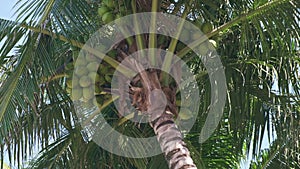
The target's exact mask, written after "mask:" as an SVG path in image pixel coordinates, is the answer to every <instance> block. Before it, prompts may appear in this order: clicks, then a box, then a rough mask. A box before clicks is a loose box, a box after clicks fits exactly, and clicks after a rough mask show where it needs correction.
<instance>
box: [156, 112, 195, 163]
mask: <svg viewBox="0 0 300 169" xmlns="http://www.w3.org/2000/svg"><path fill="white" fill-rule="evenodd" d="M174 114H175V112H170V111H165V112H164V113H163V114H162V115H161V116H159V117H158V118H157V119H155V120H154V121H153V122H152V123H151V124H152V125H151V126H152V128H153V130H154V132H155V134H156V136H157V140H158V142H159V144H160V147H161V150H162V151H163V152H164V155H165V158H166V160H167V163H168V165H169V168H170V169H196V168H197V167H196V165H195V164H194V162H193V160H192V158H191V156H190V152H189V150H188V148H187V146H186V144H185V142H184V141H183V137H182V134H181V132H180V130H179V129H178V127H177V126H176V124H175V122H174Z"/></svg>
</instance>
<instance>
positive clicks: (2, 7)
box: [0, 0, 17, 19]
mask: <svg viewBox="0 0 300 169" xmlns="http://www.w3.org/2000/svg"><path fill="white" fill-rule="evenodd" d="M16 2H17V0H2V1H1V4H0V18H2V19H11V18H12V16H13V14H14V10H13V9H12V8H13V6H14V4H15V3H16ZM14 18H15V17H14Z"/></svg>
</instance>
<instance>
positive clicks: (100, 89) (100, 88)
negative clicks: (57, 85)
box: [65, 50, 117, 106]
mask: <svg viewBox="0 0 300 169" xmlns="http://www.w3.org/2000/svg"><path fill="white" fill-rule="evenodd" d="M74 55H75V56H74V58H76V67H75V68H74V64H75V63H74V62H70V63H68V64H67V65H66V66H65V72H66V74H67V78H66V91H67V92H68V93H69V94H70V95H71V98H72V100H81V101H84V102H89V103H91V102H93V103H94V105H95V106H101V105H102V104H103V103H104V101H105V100H106V99H109V98H111V95H110V94H109V93H107V92H104V88H106V87H107V88H109V87H110V84H111V80H112V76H113V73H114V68H113V67H111V66H110V65H109V64H107V63H105V62H101V63H100V62H99V59H98V58H97V57H96V56H94V55H92V54H90V53H86V54H85V56H82V57H78V52H74ZM107 55H108V56H109V57H115V56H116V55H117V52H116V51H115V50H111V51H110V52H108V53H107ZM77 57H78V58H77ZM99 63H100V64H99ZM95 70H97V72H95ZM93 79H95V83H94V81H93ZM92 85H94V88H93V86H92ZM93 89H94V90H93ZM95 96H96V99H94V100H91V99H93V98H95Z"/></svg>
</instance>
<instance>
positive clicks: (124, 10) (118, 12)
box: [98, 0, 130, 24]
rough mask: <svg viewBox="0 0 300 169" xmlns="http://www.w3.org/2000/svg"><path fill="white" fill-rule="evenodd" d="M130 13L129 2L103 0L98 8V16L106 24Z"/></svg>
mask: <svg viewBox="0 0 300 169" xmlns="http://www.w3.org/2000/svg"><path fill="white" fill-rule="evenodd" d="M129 12H130V1H128V2H125V1H116V0H103V1H102V3H101V4H100V6H99V8H98V14H99V15H100V16H101V18H102V21H103V23H105V24H107V23H109V22H112V21H113V20H115V19H118V18H120V17H122V16H124V15H127V14H129Z"/></svg>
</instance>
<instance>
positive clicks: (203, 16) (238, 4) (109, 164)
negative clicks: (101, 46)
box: [0, 0, 300, 168]
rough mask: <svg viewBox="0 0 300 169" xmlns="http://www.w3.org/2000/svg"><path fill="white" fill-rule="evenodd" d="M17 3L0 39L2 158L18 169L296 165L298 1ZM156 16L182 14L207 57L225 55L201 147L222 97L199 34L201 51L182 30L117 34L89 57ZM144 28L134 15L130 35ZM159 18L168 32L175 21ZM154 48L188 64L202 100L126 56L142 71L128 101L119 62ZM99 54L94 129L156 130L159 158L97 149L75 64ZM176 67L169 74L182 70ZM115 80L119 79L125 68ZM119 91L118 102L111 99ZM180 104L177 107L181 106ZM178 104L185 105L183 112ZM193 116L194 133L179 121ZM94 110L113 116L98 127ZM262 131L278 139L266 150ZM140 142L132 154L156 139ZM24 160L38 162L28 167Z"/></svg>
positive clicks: (136, 133) (143, 133)
mask: <svg viewBox="0 0 300 169" xmlns="http://www.w3.org/2000/svg"><path fill="white" fill-rule="evenodd" d="M18 3H19V5H18V6H20V7H19V9H18V10H17V16H18V17H17V20H16V21H8V20H3V19H1V20H0V30H1V31H0V32H1V33H0V39H1V41H3V42H4V43H3V45H2V47H1V49H0V54H1V55H0V65H1V67H0V70H1V73H0V74H1V78H0V86H1V89H0V126H1V129H0V130H1V134H0V138H1V152H2V153H1V154H2V156H1V159H3V158H4V154H6V156H7V157H8V158H9V160H10V161H11V162H17V163H16V164H17V165H18V168H26V167H27V168H196V166H197V167H198V168H239V167H240V161H241V159H242V158H243V157H244V156H246V155H247V154H248V153H249V154H253V155H255V158H253V161H252V164H251V167H253V168H254V167H256V168H261V167H262V168H268V167H277V168H279V167H280V168H299V153H300V151H299V150H300V148H299V137H300V134H299V125H300V121H299V115H300V114H299V112H300V108H299V107H300V106H299V96H300V95H299V81H298V78H299V60H300V59H299V39H300V38H299V33H300V32H299V30H300V29H299V16H300V15H299V6H300V2H298V1H296V0H283V1H282V0H274V1H265V0H257V1H245V0H242V1H226V2H223V1H222V2H221V1H214V2H210V1H196V0H194V1H193V0H191V1H181V0H178V1H167V0H166V1H163V0H161V1H152V2H151V3H150V1H143V0H132V1H127V0H124V1H101V2H99V1H78V0H75V1H67V0H57V1H51V0H49V1H40V0H30V1H24V2H23V1H20V2H18ZM149 11H159V12H162V13H164V14H170V15H174V16H178V17H181V18H183V19H186V20H188V21H189V22H191V23H193V25H195V27H197V26H198V27H199V28H200V29H201V30H202V32H203V33H205V36H206V37H207V38H209V40H210V41H206V44H208V46H206V48H200V49H202V50H201V51H202V52H203V50H206V51H205V52H204V55H207V54H208V53H210V54H211V53H212V52H210V49H211V47H212V46H215V49H216V51H217V53H218V55H219V57H220V59H221V61H222V65H223V68H224V70H225V75H226V76H225V78H226V83H227V90H226V91H227V93H226V95H225V96H224V100H225V99H226V105H225V108H224V114H223V116H222V117H220V118H221V121H220V122H219V121H218V119H217V118H216V122H215V124H219V125H218V126H217V129H216V130H215V131H214V133H212V135H211V136H210V137H209V138H208V140H206V141H205V142H201V143H199V136H201V133H202V131H201V130H202V129H203V128H205V126H207V125H206V123H205V119H207V118H209V117H210V115H211V114H210V113H208V112H210V109H212V108H211V107H212V103H213V102H214V101H216V100H215V98H214V97H213V96H212V94H211V93H214V92H215V91H214V89H213V86H212V83H211V81H210V80H209V78H211V76H210V74H209V70H208V69H207V66H205V63H203V60H201V59H200V58H199V57H197V56H198V55H199V53H197V52H194V51H192V50H191V49H193V48H194V47H197V46H200V47H201V40H200V39H202V38H201V37H202V36H199V37H197V35H193V36H188V37H189V38H190V39H192V40H193V42H192V44H193V45H194V46H187V45H186V44H185V43H183V42H182V41H178V38H176V37H173V38H172V37H170V36H165V35H161V34H160V35H156V34H151V33H150V34H149V33H145V34H139V35H135V36H130V37H126V38H123V39H122V38H121V39H122V40H121V41H119V42H118V43H116V44H114V45H113V46H109V49H108V50H106V52H107V53H102V54H101V53H100V54H99V53H97V52H95V51H93V50H92V49H91V50H87V52H86V53H85V54H83V53H84V52H83V51H82V49H86V48H84V44H85V43H86V42H88V39H90V37H91V35H93V34H94V33H95V32H96V31H97V30H98V29H99V28H101V27H102V26H103V25H105V24H107V23H109V22H110V21H112V20H114V19H116V18H119V17H122V16H126V15H129V14H132V13H141V12H149ZM158 20H159V18H158ZM126 21H128V20H126ZM138 25H139V24H137V23H135V22H134V20H133V27H134V30H136V29H139V28H138V27H136V26H138ZM163 25H167V26H168V28H169V29H170V30H171V29H173V27H172V25H168V23H163ZM179 25H180V23H179ZM140 26H141V25H140ZM127 29H128V30H131V29H130V27H128V28H127ZM178 30H179V31H178V32H179V33H181V34H178V35H182V34H184V31H185V29H183V30H181V29H180V26H179V29H178ZM110 31H111V29H107V31H106V32H104V31H103V32H101V33H102V34H103V35H102V36H103V37H106V38H107V40H108V41H109V39H110V38H111V37H112V33H111V32H110ZM123 33H124V32H123ZM120 37H122V34H121V35H120ZM184 37H186V36H184ZM195 37H196V38H195ZM193 38H195V39H193ZM147 48H158V49H160V50H161V51H163V50H167V51H169V52H171V53H175V54H176V55H177V56H178V57H180V58H181V59H182V60H183V61H185V62H186V63H187V66H188V67H189V68H190V69H189V70H190V72H192V73H193V74H194V75H195V79H196V81H197V87H198V89H199V93H196V94H197V97H196V98H199V101H197V100H192V101H190V102H189V99H191V98H195V97H192V94H193V93H188V94H187V95H188V96H189V95H191V96H190V97H187V98H180V96H179V95H180V94H181V93H180V92H183V91H178V89H180V87H179V86H180V85H182V84H176V83H175V81H176V79H178V78H182V77H180V76H179V77H176V76H175V77H173V78H171V77H169V76H168V75H167V74H165V73H163V71H161V70H157V69H144V68H143V67H141V65H140V64H135V62H134V61H130V59H129V63H127V64H126V66H127V67H126V68H124V69H122V70H124V71H121V73H124V72H126V70H129V69H133V70H134V69H136V70H139V69H141V70H143V71H140V72H139V74H138V75H137V76H134V77H133V78H132V80H131V81H129V86H130V87H129V88H128V91H127V92H128V95H129V101H128V100H126V99H125V96H124V95H123V94H122V92H120V91H125V90H126V89H124V88H122V86H117V88H114V86H112V85H111V81H112V79H111V78H112V75H113V73H114V72H115V71H116V68H117V66H118V64H119V63H120V62H122V61H124V60H125V61H126V59H128V58H129V55H132V54H134V53H136V52H137V51H141V50H142V49H147ZM213 50H214V49H213ZM12 51H13V52H12ZM163 54H164V53H163V52H161V53H159V56H160V57H155V58H156V59H157V60H154V61H153V62H158V61H159V60H162V61H163V62H164V63H165V65H170V64H172V63H170V61H165V60H164V59H165V58H168V57H167V56H168V55H167V56H164V55H163ZM201 54H202V55H203V53H200V55H201ZM83 55H84V56H83ZM104 55H107V56H105V57H104ZM82 57H84V58H85V59H86V60H82ZM97 57H98V58H101V59H102V60H103V62H102V63H101V64H100V66H99V67H100V68H99V69H98V70H97V74H96V75H95V76H94V77H96V83H95V84H93V85H94V88H95V90H94V91H95V93H96V96H95V97H96V101H97V103H96V105H97V106H98V109H100V110H101V113H98V114H97V115H96V116H95V117H94V116H93V118H95V119H96V120H89V121H88V122H87V123H88V124H92V126H96V125H98V126H97V127H99V128H103V127H106V126H108V125H109V126H112V127H113V129H114V130H116V131H118V132H120V133H122V134H123V135H128V136H132V137H135V138H139V137H141V138H145V137H151V136H157V138H158V141H157V142H156V144H159V145H160V148H161V149H162V152H163V154H157V155H155V156H151V157H144V158H128V157H122V156H119V155H115V154H113V153H110V152H109V151H107V149H104V148H103V147H100V146H99V145H97V144H96V143H97V141H95V138H93V136H91V135H93V132H94V131H93V130H95V128H88V127H89V125H83V124H85V121H84V120H86V119H89V115H90V114H88V115H87V117H82V116H79V114H78V113H77V108H78V107H77V105H78V104H77V103H78V102H76V100H79V101H82V102H83V103H84V102H88V101H91V99H90V95H89V94H88V92H87V91H85V90H86V89H84V86H90V84H86V83H87V81H88V80H86V79H83V80H81V78H80V77H79V76H78V75H79V74H85V73H86V72H83V71H82V70H83V69H76V68H78V66H81V67H80V68H82V67H89V66H87V65H89V63H90V62H92V61H93V59H97ZM80 59H81V60H80ZM88 59H89V60H88ZM87 60H88V61H87ZM166 60H167V59H166ZM150 62H151V61H150ZM74 66H75V68H73V67H74ZM167 67H168V66H167ZM174 67H175V68H174V71H175V70H178V69H179V68H178V67H176V66H174ZM73 72H74V73H73ZM124 74H126V73H124ZM177 74H180V72H177ZM78 77H79V78H78ZM117 77H119V78H120V79H117V80H122V76H121V75H118V76H117ZM76 78H77V80H76ZM70 81H71V82H72V83H70ZM76 82H77V84H76ZM76 85H77V86H76ZM185 85H186V86H189V85H192V84H191V83H189V82H186V84H185ZM78 86H81V87H80V90H78V88H79V87H78ZM94 91H92V94H93V95H94ZM161 91H162V92H161ZM114 94H115V95H116V96H117V98H115V97H111V95H114ZM153 96H154V97H153ZM181 96H182V95H181ZM114 99H117V103H118V104H120V105H126V104H124V103H127V104H128V105H129V104H133V105H134V109H133V110H129V109H126V108H124V109H121V110H120V109H119V108H118V107H117V106H115V105H113V104H112V102H113V101H114ZM180 99H181V100H182V104H179V105H178V104H176V101H177V102H178V100H180ZM87 100H88V101H87ZM193 101H194V102H193ZM93 104H95V103H93ZM166 105H167V106H166ZM189 105H197V108H198V109H196V110H192V111H189V110H188V108H189ZM155 110H160V111H155ZM178 110H186V111H183V113H180V114H178ZM189 112H191V113H189ZM157 113H158V115H157ZM100 114H101V116H100ZM195 114H197V115H198V116H195V121H194V124H193V125H192V127H191V129H190V130H189V132H187V131H186V129H184V128H180V126H185V123H189V122H190V121H189V120H190V119H193V115H195ZM80 115H82V114H80ZM189 115H190V116H189ZM99 117H104V118H105V120H106V122H107V123H105V124H103V123H101V122H102V121H101V119H99ZM146 117H150V120H151V121H152V122H151V123H150V124H149V123H141V122H140V121H142V120H143V118H146ZM175 119H180V120H178V121H176V120H175ZM175 121H176V122H175ZM218 122H219V123H218ZM177 126H179V128H178V127H177ZM87 128H88V129H87ZM205 129H206V128H205ZM272 133H273V135H272ZM274 133H275V134H274ZM209 134H211V133H209ZM109 136H110V132H108V133H107V135H100V136H99V137H96V138H97V140H98V141H99V140H102V141H103V142H109V143H110V144H109V145H112V146H117V147H121V148H120V149H119V150H120V151H126V148H123V149H122V146H124V147H125V146H126V144H129V142H128V141H126V139H124V137H119V138H118V139H117V140H116V139H115V140H112V139H110V137H109ZM183 136H184V137H183ZM267 136H269V140H270V141H272V140H275V141H274V142H272V145H271V146H270V148H269V149H268V150H262V149H261V147H262V144H263V138H264V137H267ZM122 139H123V140H122ZM94 141H95V142H94ZM171 143H172V144H171ZM135 146H136V147H134V150H136V151H137V152H135V153H142V152H138V151H140V150H143V147H151V146H153V145H151V143H146V144H142V143H141V144H137V145H135ZM153 147H155V146H153ZM111 149H114V147H111ZM37 152H38V153H37ZM28 159H32V160H30V161H29V162H28V163H27V162H24V161H25V160H28ZM192 159H193V160H192Z"/></svg>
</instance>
